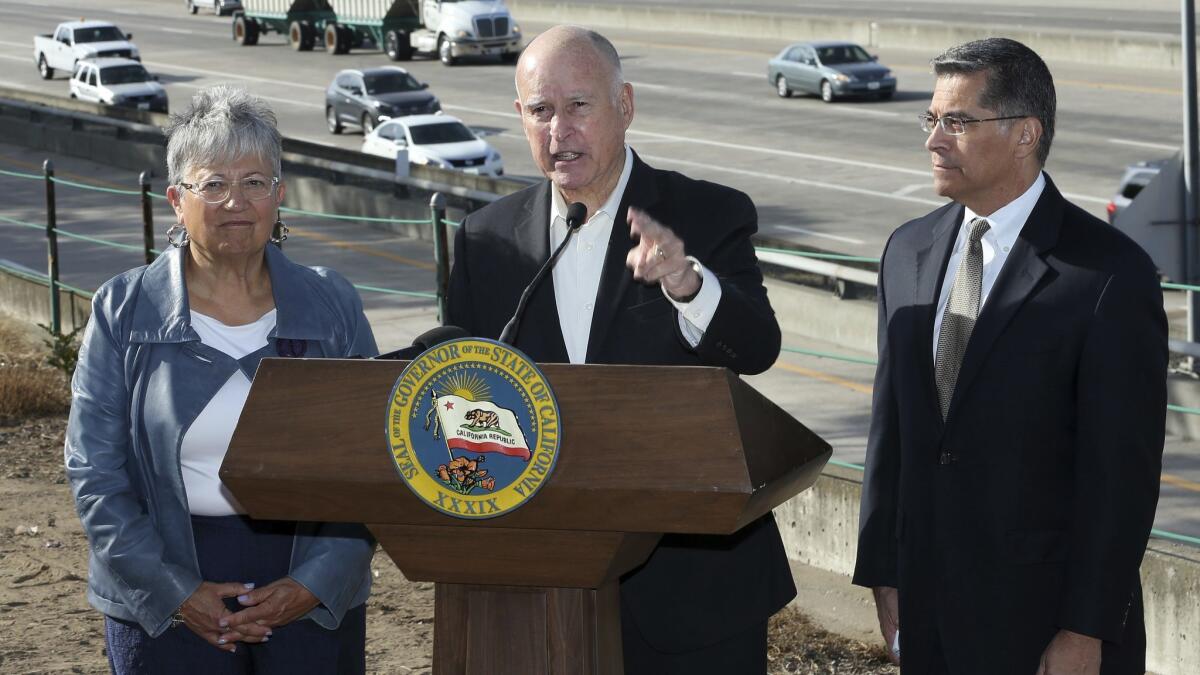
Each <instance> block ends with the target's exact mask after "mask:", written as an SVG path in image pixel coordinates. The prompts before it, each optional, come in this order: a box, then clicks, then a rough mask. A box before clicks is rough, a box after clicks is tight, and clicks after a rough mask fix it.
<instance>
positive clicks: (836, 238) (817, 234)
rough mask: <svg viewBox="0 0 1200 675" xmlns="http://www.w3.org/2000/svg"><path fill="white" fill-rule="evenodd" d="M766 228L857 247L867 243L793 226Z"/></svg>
mask: <svg viewBox="0 0 1200 675" xmlns="http://www.w3.org/2000/svg"><path fill="white" fill-rule="evenodd" d="M768 227H774V228H776V229H779V230H787V231H788V232H797V233H799V234H807V235H810V236H813V237H824V238H826V239H832V240H834V241H840V242H842V243H845V244H856V245H858V246H862V245H864V244H866V243H867V242H865V241H863V240H862V239H855V238H853V237H843V236H841V235H838V234H829V233H827V232H818V231H816V230H809V229H807V228H803V227H796V226H795V225H771V226H768Z"/></svg>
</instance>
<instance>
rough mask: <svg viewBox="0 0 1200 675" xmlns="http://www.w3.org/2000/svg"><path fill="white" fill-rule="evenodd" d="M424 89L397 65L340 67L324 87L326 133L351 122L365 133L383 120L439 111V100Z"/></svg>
mask: <svg viewBox="0 0 1200 675" xmlns="http://www.w3.org/2000/svg"><path fill="white" fill-rule="evenodd" d="M428 89H429V85H428V84H425V83H424V82H418V81H417V80H416V78H414V77H413V76H412V75H409V74H408V71H407V70H405V69H403V68H400V67H398V66H382V67H380V68H365V69H362V70H343V71H341V72H340V73H338V74H337V75H336V76H334V78H333V82H331V83H330V84H329V88H328V89H326V90H325V121H326V123H327V124H328V126H329V132H330V133H333V134H340V133H342V130H343V129H344V128H345V127H346V125H351V126H356V127H359V128H360V129H362V132H363V135H364V136H366V135H367V134H369V133H371V130H373V129H374V128H375V127H376V126H377V125H378V124H379V123H380V122H382V121H384V120H388V119H391V118H393V117H404V116H406V115H426V114H432V113H436V112H439V111H441V109H442V104H441V102H439V101H438V99H437V97H436V96H434V95H433V94H431V93H429V91H428Z"/></svg>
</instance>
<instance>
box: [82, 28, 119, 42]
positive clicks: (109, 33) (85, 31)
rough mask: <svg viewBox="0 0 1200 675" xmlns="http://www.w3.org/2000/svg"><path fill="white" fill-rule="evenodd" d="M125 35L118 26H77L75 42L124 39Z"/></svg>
mask: <svg viewBox="0 0 1200 675" xmlns="http://www.w3.org/2000/svg"><path fill="white" fill-rule="evenodd" d="M124 39H125V35H124V34H122V33H121V31H119V30H117V27H116V26H93V27H91V28H76V29H75V43H76V44H79V43H81V42H114V41H120V40H124Z"/></svg>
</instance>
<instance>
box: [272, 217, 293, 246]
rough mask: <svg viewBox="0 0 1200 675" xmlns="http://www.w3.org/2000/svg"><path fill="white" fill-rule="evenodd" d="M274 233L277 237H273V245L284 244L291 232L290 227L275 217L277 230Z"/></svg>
mask: <svg viewBox="0 0 1200 675" xmlns="http://www.w3.org/2000/svg"><path fill="white" fill-rule="evenodd" d="M272 231H273V232H274V233H275V236H273V237H271V243H272V244H282V243H283V242H285V241H287V238H288V233H289V232H291V230H289V229H288V226H287V225H285V224H284V223H283V221H282V220H280V219H279V216H276V217H275V228H274V230H272Z"/></svg>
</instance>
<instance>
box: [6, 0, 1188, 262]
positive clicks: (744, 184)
mask: <svg viewBox="0 0 1200 675" xmlns="http://www.w3.org/2000/svg"><path fill="white" fill-rule="evenodd" d="M197 4H198V5H199V6H200V7H201V8H205V7H204V5H203V4H202V3H197ZM258 4H259V3H256V2H251V1H248V2H243V3H242V8H241V9H237V10H232V13H231V14H230V13H226V12H223V14H224V15H218V14H216V13H211V12H208V11H205V12H198V13H196V14H192V13H190V12H189V11H188V9H189V6H188V5H185V4H184V3H179V4H175V3H167V4H164V3H160V2H151V1H150V0H127V1H126V2H124V3H122V4H121V5H120V6H116V5H105V6H102V7H99V6H96V5H95V4H94V3H90V2H85V1H83V0H47V1H46V2H37V3H34V2H27V1H25V0H14V1H13V2H7V3H5V4H4V6H3V7H0V60H3V61H4V62H5V63H6V67H5V68H4V69H3V74H2V75H0V86H8V87H16V88H21V89H27V90H34V91H39V92H45V93H52V94H57V95H61V96H64V97H67V96H69V95H70V91H71V85H70V83H71V79H70V78H71V75H72V72H73V66H71V65H67V66H66V67H65V68H63V67H62V66H60V67H59V68H56V69H54V73H53V76H52V79H48V80H43V79H42V77H43V76H42V73H41V72H39V67H40V61H39V60H38V59H37V58H36V54H35V58H31V57H30V44H31V43H30V41H31V38H32V36H35V35H44V34H46V33H47V32H48V31H54V30H55V27H56V25H57V24H59V23H61V22H72V21H74V22H77V21H79V20H80V19H81V18H82V19H85V20H87V21H94V22H107V23H109V24H111V25H112V26H114V27H115V30H116V31H123V32H127V33H133V34H135V35H136V44H133V45H132V49H131V52H130V53H131V55H133V51H132V50H136V55H137V56H138V57H139V58H140V59H141V64H142V65H143V66H144V67H145V68H146V70H147V71H148V73H149V74H151V75H152V76H153V77H156V78H157V83H158V84H160V85H161V87H162V89H163V90H164V91H165V93H166V96H167V98H168V99H169V101H170V102H171V105H172V106H174V105H178V104H179V103H180V102H183V101H186V100H188V99H190V97H191V96H192V95H193V94H194V93H195V92H196V91H197V90H199V89H201V88H204V87H207V86H211V85H212V84H216V83H220V82H225V83H234V84H237V85H239V86H242V87H245V88H246V89H247V90H249V91H250V92H252V93H254V94H257V95H259V96H262V97H263V98H265V99H266V100H267V101H269V102H270V103H271V104H272V105H273V106H274V107H275V109H276V113H277V114H278V115H279V119H280V128H281V130H282V132H283V133H284V134H285V135H287V136H292V137H296V138H300V139H304V140H309V141H314V142H319V143H325V144H331V145H337V146H341V147H347V148H352V149H355V150H363V149H364V141H366V140H368V139H367V138H366V137H367V136H368V135H369V134H370V131H371V129H373V128H374V127H376V126H378V124H379V123H380V122H381V121H386V120H385V118H391V117H393V116H396V117H399V116H403V113H405V112H406V111H405V110H403V109H401V110H396V111H394V114H391V115H389V114H386V113H383V112H382V110H380V109H379V108H378V106H376V107H375V108H371V107H370V105H371V103H370V101H368V100H366V99H369V98H370V96H369V95H367V92H365V91H364V92H363V96H361V97H357V98H358V99H359V100H357V101H354V104H355V106H357V108H356V109H357V110H358V112H357V113H350V112H346V111H342V112H338V111H335V114H334V117H335V118H336V119H334V118H331V116H330V108H331V105H330V103H329V93H328V92H329V91H330V90H331V87H333V85H334V84H336V80H337V78H338V75H339V73H342V72H343V71H347V70H352V71H360V72H365V71H366V70H369V69H373V68H380V67H384V66H388V65H389V64H393V63H394V61H393V59H397V60H401V61H403V65H404V72H405V73H407V74H408V75H409V76H411V77H412V78H413V79H414V80H415V81H416V82H418V83H419V85H428V88H427V89H426V90H424V91H422V92H421V93H422V94H428V95H429V96H431V97H435V100H437V101H438V104H439V106H440V109H441V110H442V111H444V112H445V113H446V114H448V115H453V116H455V117H457V118H458V119H461V120H462V122H463V123H464V124H465V125H466V126H467V127H469V128H470V129H471V131H472V133H473V134H474V135H475V136H476V137H477V138H479V139H482V141H484V142H486V143H487V144H488V146H490V148H491V149H492V150H493V151H494V152H495V154H496V155H498V156H503V157H504V164H503V170H504V175H505V176H506V177H508V178H514V179H517V180H528V181H534V180H537V179H538V177H539V176H538V173H537V171H536V169H535V167H534V166H533V163H532V161H531V160H530V159H529V153H528V149H527V147H526V143H525V139H524V136H523V134H522V133H521V130H520V126H519V123H518V119H517V115H516V113H515V112H514V111H513V107H512V101H513V98H514V93H513V79H512V78H513V67H512V65H511V63H510V62H511V60H512V58H511V57H510V56H508V54H509V53H510V52H504V51H502V50H500V51H498V52H497V53H495V54H489V55H470V54H468V53H467V52H465V51H462V50H459V51H457V52H454V53H452V54H451V56H452V59H449V61H450V62H452V63H453V64H454V67H447V66H446V65H444V64H446V63H447V61H448V59H446V58H443V54H442V52H441V50H440V49H433V50H420V49H415V48H414V51H413V52H412V53H411V54H408V53H405V54H399V53H397V52H396V50H395V49H389V44H390V45H391V46H392V47H395V40H392V41H391V42H390V43H389V32H390V31H392V30H399V29H398V28H393V29H389V30H388V31H374V32H372V31H370V30H365V29H363V30H359V28H355V26H359V27H360V28H361V25H360V24H355V23H353V22H352V21H346V20H342V19H341V18H340V16H339V15H337V14H336V12H335V13H334V14H333V15H332V17H331V16H324V17H323V18H322V17H309V18H307V19H299V20H298V21H299V23H298V25H299V26H301V27H300V28H298V29H297V30H296V31H291V30H290V28H291V27H290V26H289V27H288V28H289V29H288V30H275V29H271V30H269V31H268V30H261V27H260V30H259V33H258V34H257V37H258V41H257V43H256V44H255V45H254V46H244V45H243V44H239V40H238V39H237V32H236V28H237V26H238V25H239V23H238V21H239V20H240V21H241V24H242V25H245V24H246V22H247V21H249V20H254V21H257V19H255V18H254V12H253V8H254V6H257V5H258ZM265 4H267V5H271V4H283V5H287V4H288V3H287V2H283V1H282V0H281V2H274V3H273V2H266V3H265ZM332 4H333V5H336V4H337V3H332ZM375 4H383V5H386V4H388V3H375ZM404 4H408V3H404ZM452 4H453V5H461V6H462V7H460V8H458V9H460V10H463V9H464V8H465V11H468V13H469V12H471V11H473V10H471V9H470V7H472V6H475V5H480V4H483V5H486V6H487V7H494V6H496V5H495V4H494V3H437V2H433V1H432V0H426V1H425V2H423V3H421V7H422V12H421V13H420V14H419V15H418V16H415V17H414V16H407V17H404V21H406V22H407V23H406V24H405V25H407V26H408V29H406V30H409V34H410V46H411V45H412V44H413V41H416V40H417V39H418V37H417V35H416V33H417V32H419V31H427V30H431V26H433V25H434V19H433V18H432V17H433V11H432V10H435V9H437V8H438V7H437V6H438V5H444V7H449V6H450V5H452ZM500 6H503V5H500ZM205 9H207V8H205ZM489 12H490V14H489V15H488V17H487V18H488V19H489V31H490V32H491V36H492V37H495V33H496V32H497V31H499V30H500V28H501V24H502V23H506V24H507V25H505V26H503V28H504V34H505V36H507V37H512V36H514V35H518V34H519V35H520V36H521V37H520V40H521V42H522V43H524V42H526V41H527V40H528V39H529V37H531V36H532V35H535V34H536V33H537V32H538V31H539V30H541V29H542V28H544V25H545V24H538V23H536V22H531V21H526V20H522V19H521V17H520V15H519V14H518V13H517V12H516V11H515V10H514V11H513V12H511V13H510V12H509V11H508V10H505V11H504V12H503V16H500V15H496V12H494V11H491V10H489ZM448 14H449V12H448V11H443V12H442V14H440V15H439V16H438V19H437V21H442V20H443V18H444V17H445V16H448ZM479 18H480V17H479V16H475V15H469V16H468V18H467V19H464V20H462V21H466V23H465V24H464V23H462V21H460V23H459V24H456V25H470V26H474V27H476V28H478V27H479V26H481V25H482V24H480V23H479V22H478V21H475V19H479ZM501 18H503V19H505V21H503V22H502V21H500V20H499V19H501ZM358 19H362V20H363V21H365V18H364V17H358ZM294 20H295V19H294ZM445 20H446V21H447V22H449V19H445ZM456 20H457V19H456ZM392 21H393V20H392V19H389V22H388V24H387V25H388V26H392V25H393V23H392ZM396 21H399V19H396ZM304 22H307V23H304ZM472 22H474V23H472ZM264 25H265V24H264ZM381 25H382V24H381ZM395 25H396V26H399V25H400V24H395ZM304 26H308V28H304ZM330 26H333V27H334V28H333V30H334V32H335V33H336V32H338V31H339V30H340V31H343V32H345V31H350V32H353V34H354V35H353V36H351V37H350V38H348V39H349V40H350V42H349V43H346V42H344V41H343V42H342V43H338V42H337V41H336V38H337V36H336V35H335V36H334V37H335V41H334V43H333V47H334V48H333V49H327V47H328V46H329V45H330V44H331V43H330V42H328V41H327V40H326V41H322V40H318V39H317V38H316V37H315V33H314V34H313V35H314V36H313V37H312V40H311V42H312V44H311V45H310V44H308V42H307V41H306V39H305V37H304V36H305V35H306V34H308V33H309V32H313V31H317V30H318V28H320V29H322V30H325V29H328V28H329V27H330ZM338 26H341V28H338ZM466 30H467V29H466V28H461V29H455V33H454V35H453V36H450V35H444V37H445V38H446V41H447V42H451V43H452V42H453V41H454V40H458V41H459V42H462V43H463V44H466V42H468V41H470V40H474V41H475V43H479V42H480V40H482V39H483V38H481V37H479V36H474V35H470V36H459V35H458V33H459V32H464V31H466ZM519 31H523V32H519ZM325 32H326V33H327V32H328V30H325ZM376 33H378V34H377V35H376ZM606 34H608V35H609V36H611V37H612V38H613V40H614V42H615V43H616V45H617V47H618V48H619V49H620V51H621V53H622V54H623V55H624V69H625V73H626V77H627V79H628V80H629V81H630V82H631V83H632V85H633V88H634V93H635V100H636V106H637V111H636V112H637V114H636V117H635V120H634V123H633V126H632V128H631V130H630V135H629V138H630V139H631V145H632V146H633V148H634V149H635V150H636V151H637V152H638V153H639V154H640V155H641V156H642V157H643V158H645V159H647V161H651V162H654V163H655V164H657V165H660V166H663V167H664V168H672V169H676V170H679V171H683V172H685V173H688V174H689V175H694V176H697V177H700V178H706V179H709V180H713V181H717V182H721V183H724V184H728V185H732V186H734V187H737V188H738V189H741V190H743V191H745V192H747V193H748V194H750V195H751V197H752V198H753V199H754V201H755V203H756V205H757V206H758V209H759V220H760V228H761V231H762V234H763V236H764V237H766V238H767V239H768V240H775V241H780V242H787V243H790V244H799V245H804V246H808V247H811V248H816V249H822V250H830V251H836V252H842V253H850V254H856V255H877V254H878V253H879V251H880V250H881V249H882V246H883V243H884V241H885V239H886V236H887V234H888V233H889V232H891V230H892V229H894V228H895V227H896V226H897V225H898V224H899V223H901V222H903V221H904V220H907V219H909V218H912V217H916V216H918V215H920V214H922V213H925V212H927V211H928V210H929V209H930V208H931V207H934V206H937V205H939V204H941V203H943V200H942V199H941V198H939V197H938V196H937V195H935V194H934V193H933V191H932V190H931V188H930V170H929V160H928V156H927V153H926V152H925V150H924V148H923V147H922V144H923V142H924V140H925V135H924V134H923V133H922V132H921V130H920V128H919V124H918V122H917V117H916V116H917V114H918V113H920V112H923V111H924V110H925V108H926V107H927V105H928V102H929V98H930V94H931V91H932V82H933V78H932V76H931V74H930V72H929V67H928V65H927V63H928V59H929V58H931V57H932V56H933V55H934V54H936V53H937V52H938V51H939V50H940V49H941V48H943V47H944V45H933V44H931V45H930V47H929V50H928V51H927V52H918V51H914V50H888V49H874V48H872V49H871V50H870V52H866V50H865V49H862V48H861V46H859V49H860V50H862V51H863V52H864V53H865V54H866V55H867V58H868V59H869V60H868V62H866V63H865V64H861V66H860V67H862V66H866V67H871V68H877V69H880V70H881V71H882V70H886V71H889V72H888V74H887V75H886V76H883V77H887V78H894V79H893V80H891V81H890V82H889V81H887V80H881V81H879V84H880V86H881V87H888V86H892V87H895V89H894V91H893V93H892V94H891V95H890V97H889V96H887V95H886V93H887V92H886V91H885V90H884V89H880V90H869V89H866V88H865V87H864V92H866V93H868V94H870V95H861V96H860V95H854V96H849V95H847V96H845V97H844V98H843V97H839V96H838V94H837V92H836V91H834V90H833V83H830V86H829V87H828V88H829V89H830V90H831V91H830V94H831V95H830V97H829V98H831V99H832V102H831V103H830V104H826V103H825V102H823V101H822V91H821V85H820V83H819V79H818V81H817V82H816V83H815V84H814V85H813V87H812V89H811V92H812V93H809V91H810V90H807V89H806V88H805V87H804V86H802V85H801V84H800V82H799V81H797V82H794V83H793V82H792V81H791V80H790V79H785V82H784V85H785V86H786V87H787V93H788V94H791V96H789V97H782V96H780V91H781V90H780V84H779V81H778V77H775V78H774V79H771V76H770V72H771V70H770V69H771V68H772V66H770V65H769V63H770V62H771V61H772V59H773V58H775V57H776V56H778V55H780V54H781V53H784V52H786V51H787V50H786V49H785V48H788V47H789V45H795V44H796V43H795V41H786V40H776V39H771V38H761V39H746V38H739V37H734V36H729V37H725V36H720V35H712V36H706V37H705V39H703V40H697V39H695V38H694V37H693V36H685V35H673V34H662V33H656V32H654V31H651V30H645V31H642V30H638V31H635V30H607V29H606ZM342 37H345V36H342ZM842 37H843V36H838V35H830V36H828V38H829V40H837V39H839V38H842ZM339 44H350V45H351V46H352V47H353V49H351V50H350V51H349V52H348V53H341V54H339V53H337V52H338V51H339V48H338V45H339ZM853 46H854V45H851V47H853ZM308 47H311V51H308V50H307V48H308ZM847 53H853V54H856V55H857V54H858V52H857V51H854V50H851V51H850V52H847ZM785 55H786V54H785ZM405 58H410V59H411V60H407V61H404V60H403V59H405ZM871 59H877V60H871ZM397 65H398V64H397ZM35 66H38V67H35ZM1052 66H1053V67H1054V72H1055V73H1056V76H1057V85H1058V89H1059V118H1060V120H1061V126H1060V128H1061V133H1060V134H1059V136H1058V137H1057V138H1056V141H1055V153H1054V154H1053V155H1052V156H1051V159H1050V162H1049V164H1048V166H1047V169H1048V170H1049V171H1050V173H1051V174H1052V175H1053V176H1054V177H1055V181H1056V183H1057V184H1058V185H1060V186H1061V188H1062V189H1063V191H1064V193H1066V195H1067V196H1068V197H1069V198H1071V199H1073V200H1074V201H1076V202H1077V203H1079V204H1080V205H1081V206H1083V207H1084V208H1087V209H1089V210H1090V211H1091V212H1093V213H1094V214H1096V215H1098V216H1101V217H1104V216H1105V210H1106V207H1107V205H1108V203H1109V201H1110V200H1111V199H1112V197H1113V195H1114V193H1116V191H1117V189H1118V186H1119V183H1120V179H1121V177H1122V175H1123V173H1124V172H1125V168H1126V167H1127V166H1130V165H1133V164H1136V163H1137V162H1140V161H1144V160H1156V159H1161V158H1163V157H1167V156H1170V155H1171V154H1173V153H1174V152H1175V151H1176V149H1177V148H1178V147H1179V143H1180V139H1181V137H1182V133H1181V125H1180V118H1181V104H1180V87H1179V82H1178V78H1177V76H1176V75H1175V74H1174V73H1172V72H1169V71H1166V72H1164V71H1154V70H1135V69H1128V70H1118V69H1106V70H1104V71H1096V70H1094V69H1092V68H1090V67H1088V66H1086V65H1079V64H1071V63H1055V64H1052ZM825 68H826V69H828V70H830V71H831V72H834V70H835V69H836V68H842V69H843V70H844V69H845V68H846V67H845V66H844V65H842V66H836V65H835V66H825ZM815 70H816V69H815V68H814V71H815ZM839 72H840V71H839ZM789 77H790V76H789ZM829 77H830V78H833V77H837V75H836V74H833V75H830V76H829ZM842 77H847V79H849V77H850V76H848V75H845V74H842ZM892 82H894V84H892ZM842 84H847V83H842ZM75 88H76V89H77V90H78V89H79V85H78V84H76V85H75ZM844 91H845V92H846V93H850V92H849V90H848V89H846V90H844ZM77 96H78V94H77ZM348 98H354V97H348ZM376 98H378V97H376ZM121 103H123V104H129V101H127V100H122V101H121ZM143 103H145V102H144V101H137V102H136V103H134V105H137V106H139V107H140V106H141V105H142V104H143ZM430 107H431V106H429V104H427V108H426V109H425V110H414V111H413V112H415V113H419V114H425V113H428V112H431V110H430ZM346 108H347V110H348V108H349V106H347V107H346ZM368 111H369V112H368ZM433 112H436V111H433ZM364 113H366V114H364ZM351 116H354V117H355V118H356V119H354V120H352V119H350V117H351ZM339 126H340V128H341V129H342V130H344V132H343V133H341V134H340V135H335V134H331V133H330V131H332V130H335V129H337V128H338V127H339ZM364 130H365V132H366V133H364ZM366 145H367V146H370V147H377V146H375V145H374V144H371V143H367V144H366ZM368 149H369V148H368ZM383 151H386V152H391V149H387V148H385V149H384V150H383Z"/></svg>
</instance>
